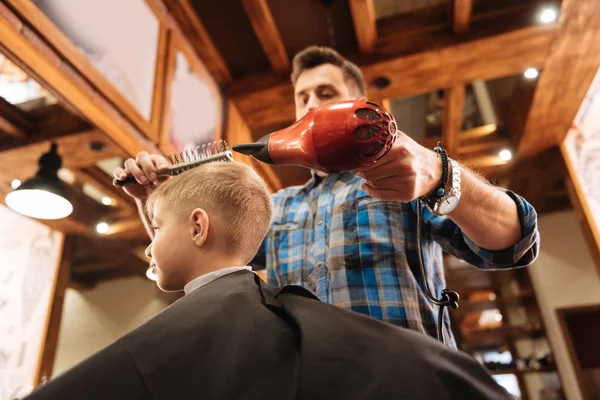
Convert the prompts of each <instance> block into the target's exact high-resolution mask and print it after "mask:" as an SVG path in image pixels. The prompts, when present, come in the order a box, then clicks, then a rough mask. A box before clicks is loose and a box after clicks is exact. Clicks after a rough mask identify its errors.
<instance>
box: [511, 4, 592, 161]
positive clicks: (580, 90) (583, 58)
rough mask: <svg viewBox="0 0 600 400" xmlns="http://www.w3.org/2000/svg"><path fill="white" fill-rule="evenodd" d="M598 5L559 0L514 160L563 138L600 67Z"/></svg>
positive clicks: (547, 146) (529, 154) (539, 151)
mask: <svg viewBox="0 0 600 400" xmlns="http://www.w3.org/2000/svg"><path fill="white" fill-rule="evenodd" d="M599 15H600V2H599V1H597V0H564V1H563V4H562V8H561V10H560V18H559V26H558V38H557V39H556V41H555V43H554V45H553V46H552V49H551V52H550V54H549V55H548V60H547V62H546V64H545V66H544V70H543V71H542V73H541V75H540V77H539V81H538V84H537V89H536V91H535V94H534V97H533V102H532V104H531V109H530V111H529V117H528V119H527V123H526V124H525V130H524V132H523V135H522V138H521V141H520V143H519V147H518V153H517V154H518V157H532V156H535V155H536V154H539V153H541V152H543V151H544V150H546V149H549V148H551V147H554V146H557V145H559V144H560V143H561V142H562V141H563V140H564V138H565V137H566V135H567V133H568V131H569V128H570V127H571V124H572V123H573V120H574V119H575V116H576V114H577V112H578V110H579V107H580V106H581V103H582V101H583V99H584V98H585V94H586V93H587V91H588V89H589V87H590V84H591V83H592V80H593V78H594V76H595V74H596V72H597V71H598V68H599V67H600V40H599V39H598V38H600V18H598V16H599Z"/></svg>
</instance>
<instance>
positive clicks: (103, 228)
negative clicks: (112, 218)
mask: <svg viewBox="0 0 600 400" xmlns="http://www.w3.org/2000/svg"><path fill="white" fill-rule="evenodd" d="M96 232H98V233H100V234H104V233H106V232H108V224H107V223H106V222H100V223H99V224H98V225H96Z"/></svg>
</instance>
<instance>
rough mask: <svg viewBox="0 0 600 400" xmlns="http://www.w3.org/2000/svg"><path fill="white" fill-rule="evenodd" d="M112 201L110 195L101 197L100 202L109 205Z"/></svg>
mask: <svg viewBox="0 0 600 400" xmlns="http://www.w3.org/2000/svg"><path fill="white" fill-rule="evenodd" d="M112 203H113V199H111V198H110V197H107V196H104V197H103V198H102V204H104V205H105V206H110V205H111V204H112Z"/></svg>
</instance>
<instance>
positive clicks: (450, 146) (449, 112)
mask: <svg viewBox="0 0 600 400" xmlns="http://www.w3.org/2000/svg"><path fill="white" fill-rule="evenodd" d="M464 106H465V85H456V86H452V87H450V88H448V89H446V90H445V92H444V121H443V126H442V143H443V146H444V148H445V149H446V151H447V152H448V154H450V156H454V155H455V154H456V153H457V152H458V146H459V134H460V132H461V127H462V123H463V114H464V112H463V110H464Z"/></svg>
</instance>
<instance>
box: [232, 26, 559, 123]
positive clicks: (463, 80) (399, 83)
mask: <svg viewBox="0 0 600 400" xmlns="http://www.w3.org/2000/svg"><path fill="white" fill-rule="evenodd" d="M556 33H557V28H556V27H555V26H533V27H528V28H523V29H519V30H516V31H512V32H508V33H504V34H500V35H496V36H492V37H486V38H483V39H477V40H473V41H470V42H465V43H455V44H452V45H449V46H447V47H444V48H441V49H437V50H431V51H425V52H422V53H418V54H412V55H408V56H400V57H395V58H392V59H388V60H385V61H379V62H374V63H371V64H369V65H365V66H363V67H362V71H363V74H364V76H365V80H366V82H367V83H368V82H372V81H373V79H375V78H376V77H381V76H383V77H389V78H390V80H391V84H390V85H389V86H387V87H386V88H383V89H379V90H377V89H371V90H370V92H369V94H368V96H369V97H373V98H395V97H406V96H414V95H418V94H422V93H428V92H431V91H434V90H438V89H441V88H449V87H453V86H457V85H464V84H467V83H469V82H472V81H474V80H477V79H482V80H490V79H495V78H500V77H504V76H510V75H515V74H520V73H522V72H523V71H525V70H526V69H527V68H529V67H531V66H533V67H542V66H543V65H544V62H545V60H546V57H547V54H548V52H549V49H550V47H551V45H552V43H553V41H554V39H555V36H556ZM249 79H250V78H247V79H246V80H244V82H247V81H248V80H249ZM270 82H271V83H274V82H276V81H275V80H271V81H270ZM280 82H281V81H280ZM252 89H254V90H253V91H250V92H244V90H243V88H241V87H240V85H237V84H234V85H232V87H231V88H230V94H231V98H232V99H233V101H234V102H235V104H236V106H237V107H238V109H239V111H240V112H241V114H242V115H243V117H244V119H245V120H246V122H247V123H248V125H249V126H250V129H252V130H254V129H257V128H259V127H262V126H268V125H277V124H280V123H284V122H287V121H290V120H294V119H295V118H294V110H295V108H294V102H293V88H292V85H291V84H290V83H289V82H281V83H275V84H274V85H273V86H271V87H268V88H262V89H259V88H256V87H253V88H252Z"/></svg>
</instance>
